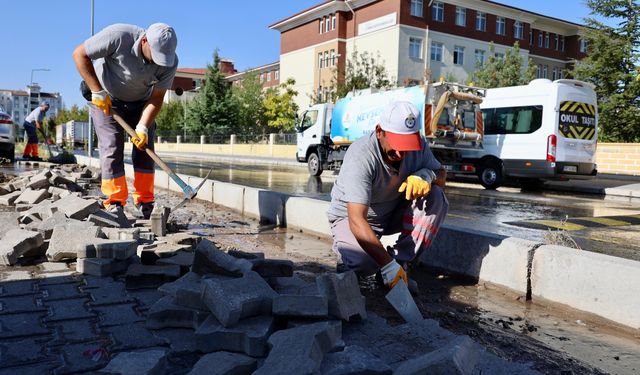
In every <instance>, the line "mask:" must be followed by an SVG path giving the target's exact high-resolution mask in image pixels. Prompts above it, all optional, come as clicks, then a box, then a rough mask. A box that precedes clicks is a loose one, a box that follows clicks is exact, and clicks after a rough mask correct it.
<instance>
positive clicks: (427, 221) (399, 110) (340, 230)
mask: <svg viewBox="0 0 640 375" xmlns="http://www.w3.org/2000/svg"><path fill="white" fill-rule="evenodd" d="M419 117H420V113H419V111H418V109H417V108H416V106H415V105H413V104H412V103H410V102H406V101H396V102H392V103H390V104H389V105H387V106H386V107H385V108H384V110H383V112H382V114H381V115H380V119H379V122H378V125H376V130H375V132H372V133H371V134H370V135H369V136H364V137H362V138H360V139H358V140H357V141H355V142H354V143H353V144H352V145H351V146H350V147H349V149H348V150H347V153H346V155H345V157H344V162H343V164H342V167H341V169H340V174H339V175H338V178H337V180H336V183H335V184H334V186H333V189H332V191H331V205H330V207H329V211H328V217H329V222H330V224H331V231H332V234H333V240H334V241H333V250H334V252H335V253H336V254H337V255H338V256H340V258H341V260H342V263H343V264H344V266H346V267H347V268H348V269H351V270H354V271H355V272H356V273H357V274H359V275H372V274H374V273H376V272H379V276H380V277H381V279H382V282H383V283H384V284H385V285H386V286H388V287H389V288H393V287H394V286H395V285H396V284H397V283H398V282H400V281H402V282H404V283H407V284H408V286H409V289H410V290H411V291H412V292H417V284H415V282H413V281H411V282H410V280H409V278H408V276H407V268H408V265H409V262H411V261H412V260H413V259H414V258H416V257H417V256H419V255H420V254H421V253H422V251H424V250H425V249H427V248H428V247H429V246H431V244H432V242H433V240H434V238H435V236H436V234H437V233H438V228H439V227H440V225H441V224H442V221H443V220H444V218H445V215H446V213H447V210H448V208H449V202H448V201H447V198H446V197H445V195H444V192H443V190H442V188H443V187H444V185H445V182H446V171H445V170H444V169H443V168H442V165H441V164H440V162H438V160H436V158H435V157H434V156H433V154H432V153H431V150H430V149H429V146H428V144H427V141H426V140H425V139H424V138H423V137H422V136H421V135H420V133H419V131H420V124H419V121H418V119H419ZM398 232H400V236H399V237H398V240H397V242H396V243H395V244H394V246H392V247H391V246H390V247H388V248H386V249H385V247H384V246H383V245H382V243H381V242H380V237H381V236H382V235H387V234H393V233H398Z"/></svg>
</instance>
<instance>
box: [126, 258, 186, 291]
mask: <svg viewBox="0 0 640 375" xmlns="http://www.w3.org/2000/svg"><path fill="white" fill-rule="evenodd" d="M178 277H180V267H179V266H175V265H171V266H147V265H144V264H132V265H130V266H129V268H128V269H127V274H126V279H125V285H126V288H127V289H140V288H157V287H158V286H160V285H162V284H164V283H166V282H170V281H173V280H175V279H177V278H178Z"/></svg>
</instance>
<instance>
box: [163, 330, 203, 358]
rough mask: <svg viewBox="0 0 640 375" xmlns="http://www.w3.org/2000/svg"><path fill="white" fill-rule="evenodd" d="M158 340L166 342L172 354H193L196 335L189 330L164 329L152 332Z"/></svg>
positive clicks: (195, 346)
mask: <svg viewBox="0 0 640 375" xmlns="http://www.w3.org/2000/svg"><path fill="white" fill-rule="evenodd" d="M153 333H154V334H155V335H156V336H157V337H158V338H160V339H163V340H166V341H168V342H169V343H170V344H169V347H170V348H171V352H172V353H195V352H197V351H198V348H197V345H196V334H195V331H194V330H193V329H191V328H165V329H162V330H159V331H154V332H153Z"/></svg>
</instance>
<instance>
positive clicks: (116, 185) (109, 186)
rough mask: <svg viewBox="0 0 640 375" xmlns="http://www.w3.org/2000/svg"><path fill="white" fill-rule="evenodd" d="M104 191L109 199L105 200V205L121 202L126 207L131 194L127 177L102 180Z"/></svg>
mask: <svg viewBox="0 0 640 375" xmlns="http://www.w3.org/2000/svg"><path fill="white" fill-rule="evenodd" d="M102 193H103V194H104V195H106V196H107V200H106V201H104V202H103V204H104V206H105V207H108V206H109V205H110V204H111V203H113V202H119V203H120V204H122V206H123V207H124V205H125V204H126V202H127V197H128V196H129V191H128V190H127V179H126V177H125V176H120V177H116V178H112V179H108V180H102Z"/></svg>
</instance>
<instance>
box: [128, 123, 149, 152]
mask: <svg viewBox="0 0 640 375" xmlns="http://www.w3.org/2000/svg"><path fill="white" fill-rule="evenodd" d="M136 135H137V137H135V138H131V142H133V144H134V145H135V146H136V148H137V149H138V150H140V151H144V148H145V147H147V143H148V142H149V129H147V127H146V126H144V125H142V124H138V126H136Z"/></svg>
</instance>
